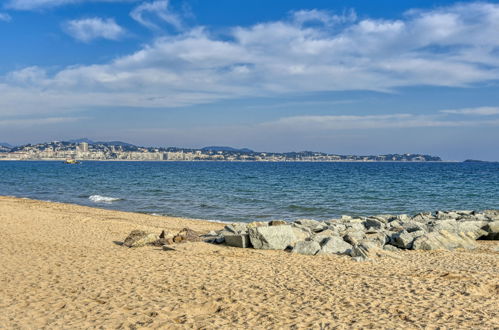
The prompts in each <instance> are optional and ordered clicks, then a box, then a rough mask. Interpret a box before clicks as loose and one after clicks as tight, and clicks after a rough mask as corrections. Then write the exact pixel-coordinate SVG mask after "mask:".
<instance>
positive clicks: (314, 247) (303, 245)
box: [292, 241, 321, 256]
mask: <svg viewBox="0 0 499 330" xmlns="http://www.w3.org/2000/svg"><path fill="white" fill-rule="evenodd" d="M320 249H321V246H320V244H319V243H317V242H315V241H299V242H296V244H295V246H294V248H293V251H292V252H293V253H299V254H305V255H310V256H313V255H315V254H316V253H317V252H319V250H320Z"/></svg>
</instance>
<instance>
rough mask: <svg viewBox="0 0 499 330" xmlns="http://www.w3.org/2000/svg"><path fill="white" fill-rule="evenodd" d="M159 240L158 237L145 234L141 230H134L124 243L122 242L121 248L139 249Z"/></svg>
mask: <svg viewBox="0 0 499 330" xmlns="http://www.w3.org/2000/svg"><path fill="white" fill-rule="evenodd" d="M158 239H159V237H158V235H156V234H152V233H147V232H145V231H143V230H134V231H132V232H131V233H130V234H129V235H128V236H127V238H125V241H124V242H123V246H127V247H140V246H144V245H148V244H152V243H154V242H156V241H157V240H158Z"/></svg>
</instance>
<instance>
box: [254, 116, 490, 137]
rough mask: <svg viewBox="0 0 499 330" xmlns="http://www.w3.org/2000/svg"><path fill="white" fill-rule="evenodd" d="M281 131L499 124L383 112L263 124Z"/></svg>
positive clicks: (312, 117) (306, 118)
mask: <svg viewBox="0 0 499 330" xmlns="http://www.w3.org/2000/svg"><path fill="white" fill-rule="evenodd" d="M260 125H261V126H263V127H266V128H268V129H272V130H281V131H309V132H314V131H336V130H355V129H359V130H364V129H388V128H414V127H470V126H499V119H496V120H472V121H470V120H447V119H446V118H445V116H442V115H438V114H435V115H415V114H404V113H399V114H382V115H359V116H348V115H338V116H327V115H322V116H293V117H284V118H280V119H278V120H275V121H270V122H266V123H262V124H260Z"/></svg>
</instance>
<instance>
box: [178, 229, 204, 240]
mask: <svg viewBox="0 0 499 330" xmlns="http://www.w3.org/2000/svg"><path fill="white" fill-rule="evenodd" d="M201 241H202V239H201V237H200V235H199V233H198V232H196V231H194V230H192V229H189V228H184V229H182V230H181V231H179V232H178V233H177V235H175V236H173V242H175V243H185V242H201Z"/></svg>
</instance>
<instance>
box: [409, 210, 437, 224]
mask: <svg viewBox="0 0 499 330" xmlns="http://www.w3.org/2000/svg"><path fill="white" fill-rule="evenodd" d="M431 219H433V215H432V214H431V212H422V213H418V214H416V215H415V216H413V217H412V221H416V222H428V221H430V220H431Z"/></svg>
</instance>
